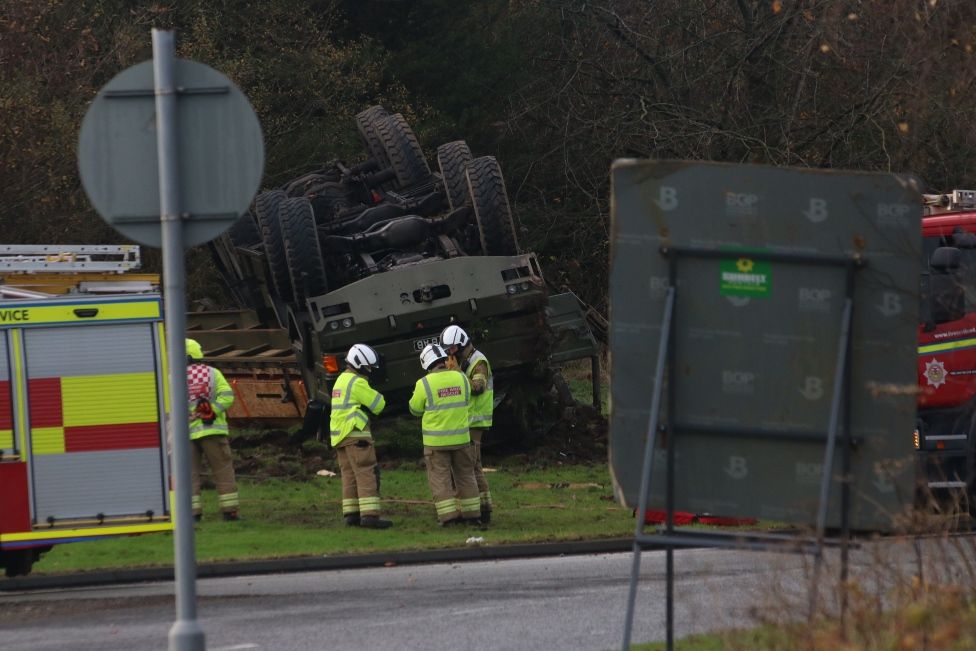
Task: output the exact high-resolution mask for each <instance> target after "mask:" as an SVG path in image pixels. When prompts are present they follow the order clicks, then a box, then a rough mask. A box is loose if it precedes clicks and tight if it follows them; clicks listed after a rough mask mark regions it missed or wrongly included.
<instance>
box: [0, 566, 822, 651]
mask: <svg viewBox="0 0 976 651" xmlns="http://www.w3.org/2000/svg"><path fill="white" fill-rule="evenodd" d="M632 559H633V556H632V555H631V554H630V553H612V554H590V555H580V556H564V557H547V558H521V559H513V560H494V561H471V562H454V563H435V564H431V565H409V566H404V565H398V566H394V567H379V568H366V569H348V570H333V571H317V572H302V573H293V574H265V575H260V576H239V577H229V578H207V579H201V580H199V581H198V584H197V594H198V609H199V615H198V616H199V620H200V624H201V626H202V627H203V629H204V631H205V633H206V636H207V648H208V649H209V650H210V651H246V650H250V649H261V650H275V651H288V650H292V649H336V650H345V649H349V650H356V651H358V650H361V649H372V650H383V649H391V650H393V649H395V650H397V651H403V650H406V649H424V650H436V649H452V650H468V649H470V650H472V651H480V650H488V649H491V650H498V649H518V650H521V649H526V650H531V651H544V650H547V649H560V650H564V651H573V650H580V651H597V650H600V649H613V648H619V647H620V644H621V639H622V634H623V623H624V609H625V605H626V599H627V590H628V581H629V577H630V570H631V563H632ZM675 559H676V563H675V566H676V573H677V575H676V584H675V596H676V602H675V603H676V634H677V636H679V637H682V636H685V635H689V634H692V633H697V632H704V631H711V630H717V629H728V628H733V627H741V626H749V625H751V624H752V622H753V621H754V620H753V619H752V618H751V616H750V612H751V611H753V610H758V612H762V611H763V609H764V608H768V607H771V606H772V603H771V600H770V595H771V594H774V593H775V594H793V595H796V594H800V593H801V592H802V591H803V588H804V586H805V585H806V583H805V581H804V578H803V577H804V574H805V570H804V567H808V566H809V563H810V561H809V559H807V558H803V557H800V556H797V555H788V554H772V553H767V552H747V551H738V550H717V549H688V550H678V551H676V552H675ZM641 569H642V572H641V583H640V591H639V595H638V602H637V618H636V619H637V621H636V624H635V627H634V634H633V641H634V642H641V641H651V640H661V639H664V636H665V628H664V608H665V599H664V576H665V575H664V552H663V551H647V552H644V554H643V561H642V566H641ZM774 586H775V587H774ZM780 591H782V592H780ZM172 593H173V584H172V583H171V582H158V583H141V584H127V585H118V586H112V587H86V588H70V589H58V590H32V591H22V592H3V593H0V640H2V648H3V650H4V651H20V650H24V651H26V650H28V649H29V650H31V651H54V650H58V651H62V650H64V649H71V650H75V651H87V650H94V649H99V650H113V649H119V650H123V649H124V650H126V651H128V650H130V649H166V648H167V644H168V640H167V634H168V631H169V628H170V626H171V625H172V623H173V619H174V617H175V610H174V602H173V598H172ZM777 603H780V604H781V603H782V599H781V598H778V599H777Z"/></svg>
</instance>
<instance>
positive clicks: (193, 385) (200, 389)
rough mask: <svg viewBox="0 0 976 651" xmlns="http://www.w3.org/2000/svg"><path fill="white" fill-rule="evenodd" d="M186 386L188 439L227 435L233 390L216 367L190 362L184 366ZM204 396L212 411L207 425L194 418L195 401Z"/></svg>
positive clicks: (232, 402)
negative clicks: (188, 424)
mask: <svg viewBox="0 0 976 651" xmlns="http://www.w3.org/2000/svg"><path fill="white" fill-rule="evenodd" d="M186 388H187V391H188V393H189V396H188V397H189V400H190V439H191V440H196V439H200V438H203V437H204V436H227V435H228V434H229V431H228V429H227V410H228V409H230V406H231V405H232V404H234V390H233V389H232V388H231V386H230V384H228V383H227V380H226V379H225V378H224V374H223V373H221V372H220V371H219V370H218V369H215V368H214V367H212V366H207V365H206V364H190V365H189V366H187V367H186ZM200 398H206V399H207V400H209V401H210V407H211V409H213V412H214V421H213V422H212V423H210V424H209V425H208V424H207V423H204V422H203V420H202V419H200V418H196V417H195V414H194V410H195V409H196V406H197V401H198V400H199V399H200Z"/></svg>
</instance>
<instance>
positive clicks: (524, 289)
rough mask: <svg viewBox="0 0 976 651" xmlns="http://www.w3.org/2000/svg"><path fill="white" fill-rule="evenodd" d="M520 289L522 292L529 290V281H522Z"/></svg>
mask: <svg viewBox="0 0 976 651" xmlns="http://www.w3.org/2000/svg"><path fill="white" fill-rule="evenodd" d="M522 291H523V292H527V291H529V283H522Z"/></svg>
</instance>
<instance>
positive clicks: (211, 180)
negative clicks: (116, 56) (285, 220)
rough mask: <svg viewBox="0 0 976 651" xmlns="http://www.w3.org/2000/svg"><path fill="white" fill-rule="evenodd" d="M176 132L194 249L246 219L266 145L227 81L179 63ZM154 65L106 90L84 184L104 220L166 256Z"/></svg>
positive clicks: (84, 159)
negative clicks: (162, 223)
mask: <svg viewBox="0 0 976 651" xmlns="http://www.w3.org/2000/svg"><path fill="white" fill-rule="evenodd" d="M175 63H176V65H175V67H174V74H175V77H176V86H177V95H178V102H177V106H178V114H177V125H176V127H177V128H176V132H177V134H178V143H177V149H178V153H179V170H180V181H181V188H180V190H181V194H180V196H181V197H182V203H183V205H182V207H181V210H180V212H181V214H183V215H184V216H185V221H184V228H183V240H184V243H185V244H186V245H188V246H189V245H194V244H201V243H203V242H207V241H209V240H211V239H213V238H214V237H216V236H217V235H220V234H221V233H222V232H223V231H224V230H226V229H227V228H229V227H230V225H231V224H233V223H234V221H236V220H237V218H238V217H240V216H241V215H242V214H244V213H245V212H246V211H247V209H248V206H249V205H250V203H251V199H252V198H253V197H254V193H255V192H256V191H257V189H258V187H259V184H260V182H261V174H262V171H263V169H264V141H263V139H262V136H261V125H260V124H259V122H258V119H257V116H256V115H255V114H254V110H253V109H252V108H251V105H250V103H248V101H247V98H246V97H245V96H244V95H243V93H241V91H240V90H239V89H238V88H237V87H236V86H234V84H233V83H231V81H230V80H229V79H227V77H225V76H224V75H223V74H221V73H220V72H218V71H216V70H214V69H213V68H210V67H209V66H206V65H204V64H202V63H197V62H195V61H186V60H182V59H178V60H176V62H175ZM155 101H156V98H155V94H154V80H153V64H152V61H144V62H142V63H140V64H137V65H135V66H132V67H131V68H128V69H126V70H124V71H122V72H121V73H119V74H118V75H116V76H115V77H114V78H113V79H112V80H111V81H110V82H109V83H108V84H106V85H105V86H104V88H102V90H101V91H100V92H99V94H98V95H97V96H96V98H95V100H94V101H93V102H92V105H91V107H90V108H89V109H88V112H87V114H86V115H85V119H84V121H83V122H82V125H81V134H80V137H79V143H78V165H79V169H80V172H81V181H82V184H83V186H84V188H85V192H86V193H87V194H88V198H89V199H90V200H91V202H92V205H93V206H94V207H95V209H96V210H97V211H98V212H99V214H100V215H101V216H102V217H103V218H104V219H105V220H106V221H107V222H108V223H109V224H111V225H112V226H113V227H114V228H115V229H116V230H118V231H119V232H121V233H122V234H123V235H125V236H126V237H129V238H131V239H132V240H135V241H136V242H140V243H142V244H147V245H150V246H160V243H161V239H162V237H161V231H160V214H159V212H160V209H159V201H160V198H159V163H158V154H157V145H156V104H155Z"/></svg>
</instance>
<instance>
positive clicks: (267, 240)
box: [254, 190, 294, 301]
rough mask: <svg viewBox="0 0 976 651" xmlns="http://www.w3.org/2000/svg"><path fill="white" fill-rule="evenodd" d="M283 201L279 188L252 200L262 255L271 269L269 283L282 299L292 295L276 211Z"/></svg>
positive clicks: (283, 195)
mask: <svg viewBox="0 0 976 651" xmlns="http://www.w3.org/2000/svg"><path fill="white" fill-rule="evenodd" d="M284 201H285V193H284V192H282V191H281V190H271V191H269V192H262V193H261V194H259V195H258V198H257V199H255V200H254V214H255V216H256V217H257V218H258V226H259V227H260V228H261V241H262V242H263V243H264V255H265V257H266V258H267V259H268V268H269V270H270V271H271V285H272V287H273V289H274V291H275V294H276V295H277V296H279V297H280V298H281V299H282V300H284V301H290V300H292V298H293V297H294V294H293V292H292V287H291V277H290V276H289V274H288V259H287V257H286V255H285V240H284V237H283V235H282V233H281V222H280V221H279V217H278V213H279V211H280V208H281V204H282V203H283V202H284Z"/></svg>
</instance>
